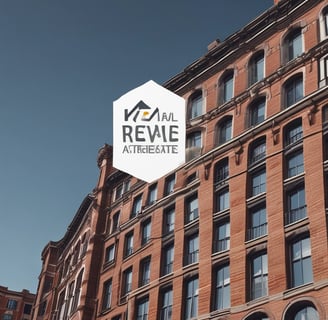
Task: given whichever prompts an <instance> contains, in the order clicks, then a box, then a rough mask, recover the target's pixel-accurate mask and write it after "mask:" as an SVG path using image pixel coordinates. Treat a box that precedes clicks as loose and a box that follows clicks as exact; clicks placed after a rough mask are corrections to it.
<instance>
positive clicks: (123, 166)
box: [113, 81, 186, 182]
mask: <svg viewBox="0 0 328 320" xmlns="http://www.w3.org/2000/svg"><path fill="white" fill-rule="evenodd" d="M113 123H114V126H113V130H114V131H113V166H114V167H115V168H117V169H119V170H121V171H124V172H127V173H129V174H131V175H133V176H135V177H137V178H139V179H141V180H144V181H146V182H152V181H153V180H156V179H159V178H160V177H162V176H164V175H165V174H167V173H169V172H170V171H172V170H174V169H176V168H177V167H178V166H180V165H181V164H183V163H184V162H185V135H186V131H185V100H184V99H183V98H181V97H180V96H178V95H176V94H174V93H173V92H171V91H169V90H167V89H165V88H164V87H162V86H160V85H159V84H157V83H156V82H154V81H148V82H146V83H145V84H143V85H142V86H140V87H138V88H136V89H133V90H131V91H129V92H128V93H126V94H125V95H123V96H122V97H120V98H119V99H118V100H116V101H114V103H113Z"/></svg>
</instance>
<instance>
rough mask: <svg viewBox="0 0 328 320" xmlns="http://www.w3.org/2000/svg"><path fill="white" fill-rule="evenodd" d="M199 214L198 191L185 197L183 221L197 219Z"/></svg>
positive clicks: (188, 221) (187, 221)
mask: <svg viewBox="0 0 328 320" xmlns="http://www.w3.org/2000/svg"><path fill="white" fill-rule="evenodd" d="M198 216H199V201H198V193H197V192H196V193H194V194H192V195H190V196H188V197H187V198H186V199H185V223H190V222H192V221H194V220H197V219H198Z"/></svg>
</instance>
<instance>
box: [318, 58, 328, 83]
mask: <svg viewBox="0 0 328 320" xmlns="http://www.w3.org/2000/svg"><path fill="white" fill-rule="evenodd" d="M318 63H319V88H322V87H324V86H326V85H328V56H324V57H322V58H320V60H319V62H318Z"/></svg>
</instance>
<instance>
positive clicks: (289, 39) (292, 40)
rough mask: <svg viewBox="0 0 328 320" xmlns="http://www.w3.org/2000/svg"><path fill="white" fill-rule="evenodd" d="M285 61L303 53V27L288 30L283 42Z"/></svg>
mask: <svg viewBox="0 0 328 320" xmlns="http://www.w3.org/2000/svg"><path fill="white" fill-rule="evenodd" d="M282 52H283V57H282V59H283V63H287V62H289V61H291V60H293V59H295V58H297V57H299V56H300V55H301V54H302V53H303V39H302V28H301V27H297V28H294V29H292V30H290V31H289V32H288V34H287V35H286V36H285V38H284V40H283V44H282Z"/></svg>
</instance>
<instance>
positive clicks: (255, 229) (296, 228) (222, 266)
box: [33, 0, 328, 320]
mask: <svg viewBox="0 0 328 320" xmlns="http://www.w3.org/2000/svg"><path fill="white" fill-rule="evenodd" d="M275 3H276V5H275V6H273V7H272V8H271V9H269V10H268V11H267V12H265V13H263V14H262V15H261V16H259V17H258V18H256V19H255V20H254V21H252V22H250V23H249V24H248V25H246V26H245V27H244V28H243V29H242V30H241V31H240V32H237V33H236V34H233V35H231V36H230V37H228V38H227V39H226V40H225V41H224V42H221V43H217V44H216V45H214V46H210V48H209V51H208V53H207V54H206V55H204V56H203V57H201V58H200V59H199V60H197V61H195V63H193V64H192V65H190V66H188V67H187V68H185V69H184V71H183V72H182V73H180V74H178V75H176V76H175V77H173V78H172V79H170V80H169V81H168V82H167V83H165V84H164V85H165V87H166V88H168V89H170V90H172V91H174V92H176V93H177V94H179V95H181V96H183V97H184V98H185V99H186V101H187V102H186V110H187V116H188V120H187V140H188V139H190V141H191V145H192V150H187V155H188V161H187V162H186V163H185V165H184V166H182V167H181V168H179V169H178V170H177V171H176V172H172V173H171V174H169V175H167V176H166V177H163V178H161V179H159V180H158V181H155V182H154V183H151V184H146V183H144V182H142V181H139V180H137V179H136V178H134V177H131V176H129V175H127V174H125V173H123V172H119V171H117V170H115V169H114V168H113V167H112V163H111V156H112V155H111V147H110V146H107V145H106V146H104V147H103V148H102V149H101V150H100V152H99V156H98V166H99V168H100V177H99V182H98V185H97V187H96V188H95V190H93V192H92V193H91V194H90V195H89V196H88V197H87V198H86V200H85V201H84V203H83V204H82V205H81V208H80V209H79V211H78V213H77V215H76V216H75V218H74V220H73V222H72V224H71V225H70V228H69V230H68V232H67V233H66V235H65V237H64V238H63V239H62V240H61V241H59V242H57V243H50V244H49V245H48V246H47V247H46V248H45V250H44V252H43V255H42V257H43V268H42V272H41V275H40V282H39V289H38V294H37V300H36V304H35V313H34V318H33V319H56V320H59V319H66V318H67V319H99V320H109V319H113V320H118V319H121V320H122V319H159V320H165V319H191V318H193V319H231V320H237V319H242V320H255V319H256V320H257V319H263V320H264V319H270V320H278V319H283V320H287V319H288V320H289V319H299V318H300V317H301V316H303V317H304V319H311V320H315V319H326V318H327V317H328V310H327V305H328V298H327V297H328V269H327V268H326V263H327V256H328V255H327V253H328V247H327V218H326V207H327V205H326V204H327V182H328V179H327V177H328V166H327V160H328V153H327V148H328V139H327V138H328V125H327V121H328V117H327V115H328V113H327V110H328V109H327V108H328V91H327V87H326V85H328V81H327V79H328V72H327V69H328V49H327V48H328V47H327V41H328V40H327V39H328V31H326V29H327V30H328V1H319V0H309V1H306V0H281V1H275ZM196 97H197V99H199V98H200V99H201V101H202V104H201V108H200V109H196V103H195V101H196ZM192 108H195V110H193V112H190V109H192ZM195 112H196V116H190V115H191V114H192V115H194V113H195ZM197 112H198V113H197ZM199 141H201V143H200V142H199ZM193 143H194V144H193ZM195 152H196V153H195ZM172 178H173V180H171V179H172ZM170 182H172V183H170ZM170 185H173V186H174V188H173V189H170V190H168V186H170ZM155 190H156V192H155ZM138 201H141V204H140V207H141V210H139V211H138V212H134V208H135V207H138V206H136V205H135V204H136V203H137V202H138ZM86 232H88V233H87V234H88V244H87V250H86V252H85V254H84V255H81V254H80V253H79V254H77V258H76V259H75V260H74V258H73V257H74V252H75V251H74V250H77V249H76V248H77V244H78V243H79V241H81V243H82V237H83V235H84V234H85V233H86ZM73 261H74V262H73ZM65 263H66V269H65ZM62 269H64V270H65V272H64V273H63V272H60V270H62ZM81 270H83V276H82V282H81V283H79V282H78V280H77V278H78V275H79V272H81ZM47 275H51V278H52V286H51V288H52V289H53V290H52V291H51V292H46V293H45V292H44V289H43V287H44V283H45V279H46V277H47ZM77 283H79V285H80V287H79V288H77V285H76V284H77ZM70 286H71V291H70ZM70 292H71V293H70ZM60 294H62V297H63V298H62V302H61V300H60ZM74 300H76V305H74V303H73V301H74ZM64 301H65V302H64ZM45 302H46V305H47V307H46V309H45V310H44V312H43V313H42V312H40V308H41V306H42V304H43V303H45ZM65 316H66V318H65ZM302 319H303V318H302Z"/></svg>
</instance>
